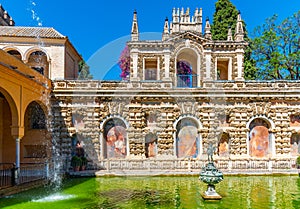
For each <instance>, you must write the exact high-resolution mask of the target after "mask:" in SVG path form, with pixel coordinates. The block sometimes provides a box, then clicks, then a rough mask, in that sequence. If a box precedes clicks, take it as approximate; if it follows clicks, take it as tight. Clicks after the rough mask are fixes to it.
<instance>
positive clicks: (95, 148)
mask: <svg viewBox="0 0 300 209" xmlns="http://www.w3.org/2000/svg"><path fill="white" fill-rule="evenodd" d="M53 85H54V89H53V100H52V107H53V114H52V117H53V120H52V127H53V132H52V133H53V136H54V138H55V139H56V140H57V144H58V146H57V148H58V150H59V152H60V153H61V154H62V156H64V157H65V158H66V160H67V159H70V157H71V154H72V151H71V150H72V137H74V135H76V136H77V137H78V136H80V139H81V140H82V141H83V142H84V144H85V149H86V153H87V155H88V157H89V158H90V160H91V161H92V162H93V163H94V164H98V165H100V164H101V162H104V161H106V160H108V158H107V157H106V156H105V154H104V153H105V149H106V141H105V136H104V128H105V125H106V122H107V121H108V120H109V119H112V118H119V119H120V120H122V121H124V123H125V124H126V131H127V155H126V157H125V159H122V161H123V160H125V161H126V160H128V161H131V160H143V159H146V154H145V146H146V142H145V137H146V135H147V134H148V133H154V134H155V135H156V136H157V148H156V151H157V153H156V155H155V157H154V158H151V159H149V160H160V161H163V160H167V159H169V160H170V159H173V160H175V161H176V162H177V161H178V162H180V161H183V162H186V160H188V159H190V158H177V153H176V152H177V151H176V150H177V147H176V146H177V142H176V134H177V131H178V130H176V125H177V124H178V123H179V121H180V120H181V119H183V118H189V119H192V120H194V121H196V123H197V124H199V125H197V126H198V127H197V131H198V134H199V140H200V147H198V148H197V149H200V150H199V152H198V153H199V154H198V156H197V157H196V158H195V159H199V160H206V148H207V146H208V144H209V143H214V144H215V145H216V146H217V145H218V142H219V140H220V137H221V135H222V134H223V133H227V134H228V136H229V150H228V152H229V155H228V156H219V155H218V150H216V152H215V156H214V157H215V159H217V160H220V162H221V161H222V162H223V161H224V160H225V161H224V163H225V162H226V160H229V159H230V160H233V162H232V163H238V162H240V163H242V162H243V160H248V161H249V160H250V161H255V162H256V163H255V166H258V167H259V163H258V162H264V166H265V167H266V166H267V167H268V166H269V164H268V163H267V162H269V161H270V160H272V161H276V162H279V161H280V160H281V161H282V160H283V161H282V163H283V164H282V165H286V164H285V163H284V162H290V161H291V159H294V157H292V156H291V154H290V151H291V136H292V134H293V133H299V132H300V127H298V126H291V125H290V124H291V121H290V116H291V115H297V114H299V107H300V103H299V101H298V97H299V96H298V92H299V91H300V88H298V87H297V85H295V82H292V83H291V82H284V81H278V82H226V81H224V82H219V81H218V82H206V83H205V85H204V86H206V87H205V88H201V89H199V88H197V89H189V88H185V89H181V88H166V87H165V84H161V83H159V84H158V83H147V82H145V83H144V82H136V83H135V85H136V86H134V85H133V84H132V83H129V82H128V83H127V82H120V83H116V82H99V81H90V82H88V81H55V82H54V83H53ZM159 85H162V86H163V85H164V88H163V89H162V88H159ZM299 86H300V85H299ZM137 87H138V88H137ZM137 89H138V90H137ZM149 113H153V114H154V115H155V121H154V122H153V121H152V122H151V123H149V120H148V118H147V117H148V115H149ZM75 114H77V115H81V116H82V117H81V118H82V123H83V125H82V126H77V127H76V125H74V118H73V117H74V115H75ZM257 118H259V119H261V120H263V121H265V122H266V124H268V131H269V135H270V151H269V154H268V156H265V157H263V158H256V157H252V156H251V155H250V154H251V153H249V146H250V145H249V141H250V138H249V137H250V131H251V127H250V125H251V121H253V120H255V119H257ZM109 160H110V161H114V160H118V159H109ZM120 160H121V159H120ZM286 160H287V161H286ZM281 161H280V162H281ZM257 163H258V164H257ZM102 165H104V164H103V163H102ZM220 165H221V164H220ZM226 165H227V166H229V164H228V162H227V163H226ZM289 165H290V164H289ZM224 166H225V164H224ZM230 166H233V167H234V166H235V167H240V166H241V167H242V165H241V164H237V165H230ZM252 166H254V165H252ZM274 166H275V165H274ZM274 166H273V167H274ZM278 166H279V167H280V165H277V164H276V166H275V167H278ZM183 167H184V166H183ZM248 167H249V166H248ZM271 167H272V166H271ZM268 168H269V167H268Z"/></svg>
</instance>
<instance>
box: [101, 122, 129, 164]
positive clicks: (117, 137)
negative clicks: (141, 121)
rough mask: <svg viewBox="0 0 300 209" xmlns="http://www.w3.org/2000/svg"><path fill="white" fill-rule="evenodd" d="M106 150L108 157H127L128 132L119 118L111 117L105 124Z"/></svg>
mask: <svg viewBox="0 0 300 209" xmlns="http://www.w3.org/2000/svg"><path fill="white" fill-rule="evenodd" d="M103 134H104V139H105V142H104V151H105V157H106V158H125V157H126V155H127V146H126V144H127V132H126V125H125V123H124V122H123V121H122V120H121V119H119V118H112V119H109V120H108V121H107V122H106V123H105V125H104V133H103Z"/></svg>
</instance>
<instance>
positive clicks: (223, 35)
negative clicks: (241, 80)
mask: <svg viewBox="0 0 300 209" xmlns="http://www.w3.org/2000/svg"><path fill="white" fill-rule="evenodd" d="M215 9H216V11H215V13H214V15H213V24H212V25H211V33H212V38H213V40H227V34H228V29H229V28H231V29H232V33H233V34H234V33H235V27H236V22H237V16H238V14H239V11H238V10H237V9H236V7H235V6H234V5H233V4H232V3H231V1H230V0H218V1H217V2H216V4H215ZM243 28H244V32H245V37H244V39H245V41H247V42H249V46H248V47H247V48H246V49H245V57H244V77H245V79H246V80H253V79H255V78H256V68H255V61H254V60H253V59H251V53H252V52H251V47H250V46H251V40H250V39H249V38H248V33H247V30H246V24H245V23H244V22H243Z"/></svg>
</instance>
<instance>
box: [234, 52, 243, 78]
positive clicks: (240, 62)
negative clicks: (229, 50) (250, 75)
mask: <svg viewBox="0 0 300 209" xmlns="http://www.w3.org/2000/svg"><path fill="white" fill-rule="evenodd" d="M236 53H237V55H236V59H237V77H236V78H235V80H236V81H244V78H243V77H242V72H243V70H244V69H243V59H244V50H243V49H237V50H236Z"/></svg>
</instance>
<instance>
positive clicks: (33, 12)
mask: <svg viewBox="0 0 300 209" xmlns="http://www.w3.org/2000/svg"><path fill="white" fill-rule="evenodd" d="M36 6H37V3H36V2H35V1H33V0H31V1H30V6H29V10H30V12H31V17H32V20H34V21H36V24H37V25H38V26H39V27H42V26H43V22H42V20H41V18H40V17H39V16H38V14H37V12H36V9H35V7H36Z"/></svg>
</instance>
